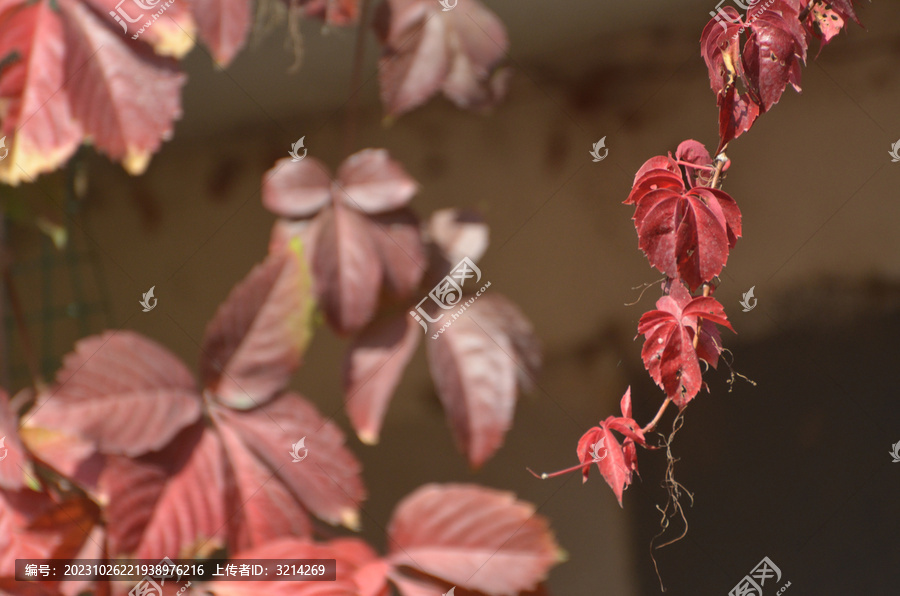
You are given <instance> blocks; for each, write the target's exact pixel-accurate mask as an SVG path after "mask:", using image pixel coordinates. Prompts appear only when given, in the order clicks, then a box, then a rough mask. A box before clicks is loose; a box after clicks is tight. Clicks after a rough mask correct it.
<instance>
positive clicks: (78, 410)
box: [24, 331, 200, 457]
mask: <svg viewBox="0 0 900 596" xmlns="http://www.w3.org/2000/svg"><path fill="white" fill-rule="evenodd" d="M195 391H196V390H195V389H194V382H193V379H192V378H191V375H190V373H189V372H188V371H187V369H186V368H185V367H184V365H183V364H182V363H181V362H180V361H179V360H178V358H176V357H175V356H174V355H173V354H172V353H171V352H169V351H168V350H166V349H165V348H163V347H162V346H160V345H159V344H157V343H155V342H152V341H150V340H148V339H145V338H143V337H141V336H140V335H137V334H135V333H132V332H129V331H117V332H107V333H105V334H103V335H95V336H92V337H89V338H87V339H83V340H81V341H79V342H78V343H77V344H76V346H75V351H74V352H73V353H71V354H69V355H67V356H66V357H65V359H64V361H63V367H62V369H60V371H59V372H58V373H57V384H56V386H55V387H54V388H53V389H52V390H48V391H47V392H46V393H44V394H43V395H42V396H40V397H39V399H38V403H37V404H36V406H35V407H34V409H33V413H32V414H31V415H30V416H28V417H27V418H26V419H25V420H24V425H25V426H26V427H29V428H42V429H48V430H54V431H61V432H64V433H66V434H69V435H74V436H76V437H80V438H82V439H87V440H90V441H94V442H95V443H96V445H97V447H98V449H100V450H101V451H103V452H105V453H122V454H125V455H129V456H132V457H133V456H137V455H141V454H143V453H147V452H148V451H154V450H158V449H160V448H162V447H163V446H164V445H166V444H167V443H168V442H169V441H170V440H171V439H172V438H173V437H174V436H175V435H176V434H177V433H178V432H179V431H180V430H181V429H183V428H184V427H186V426H188V425H189V424H191V423H193V422H194V421H196V420H197V419H198V418H199V417H200V401H199V399H198V398H197V396H196V393H195Z"/></svg>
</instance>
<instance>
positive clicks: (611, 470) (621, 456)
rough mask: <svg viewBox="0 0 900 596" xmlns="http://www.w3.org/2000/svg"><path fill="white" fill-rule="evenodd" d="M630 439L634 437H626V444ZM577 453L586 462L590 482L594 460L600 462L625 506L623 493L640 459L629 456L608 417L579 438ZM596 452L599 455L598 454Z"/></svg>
mask: <svg viewBox="0 0 900 596" xmlns="http://www.w3.org/2000/svg"><path fill="white" fill-rule="evenodd" d="M630 441H632V439H625V444H626V445H628V444H629V442H630ZM576 453H577V454H578V459H579V461H581V463H582V464H584V466H583V469H582V474H583V479H584V481H585V482H587V478H588V470H589V469H590V467H591V464H592V463H595V464H597V468H599V469H600V473H601V474H602V475H603V479H604V480H606V483H607V484H608V485H609V486H610V488H612V489H613V493H615V495H616V499H618V501H619V507H622V506H623V505H622V493H623V492H624V491H625V489H626V488H627V487H628V486H629V485H630V484H631V478H632V472H633V471H634V470H635V469H636V468H637V463H636V461H635V459H634V458H633V456H632V455H631V454H629V455H627V456H626V453H625V450H624V449H623V447H622V445H620V444H619V440H618V439H617V438H616V436H615V435H614V434H613V433H612V431H611V430H610V428H609V422H608V419H607V422H601V423H600V426H595V427H594V428H592V429H591V430H589V431H588V432H586V433H585V434H584V435H583V436H582V437H581V439H579V441H578V447H577V449H576ZM594 453H596V454H597V455H598V456H599V457H595V456H594Z"/></svg>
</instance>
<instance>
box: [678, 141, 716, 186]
mask: <svg viewBox="0 0 900 596" xmlns="http://www.w3.org/2000/svg"><path fill="white" fill-rule="evenodd" d="M675 159H677V160H679V161H686V162H688V163H692V164H696V165H698V166H711V165H712V163H713V159H712V157H710V155H709V151H707V150H706V147H705V146H704V145H703V143H701V142H699V141H694V140H692V139H691V140H687V141H682V142H681V143H679V144H678V148H677V149H676V150H675ZM682 167H683V168H684V170H685V172H686V174H687V179H688V182H689V185H690V186H691V187H692V188H693V187H694V186H708V185H709V180H710V179H711V178H712V175H711V174H710V172H709V170H704V169H701V168H692V167H690V166H682Z"/></svg>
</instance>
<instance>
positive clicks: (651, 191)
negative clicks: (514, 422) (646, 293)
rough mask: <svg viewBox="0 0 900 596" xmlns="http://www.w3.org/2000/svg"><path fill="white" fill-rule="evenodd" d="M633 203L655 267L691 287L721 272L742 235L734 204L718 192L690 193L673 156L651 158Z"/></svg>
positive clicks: (637, 225) (641, 243)
mask: <svg viewBox="0 0 900 596" xmlns="http://www.w3.org/2000/svg"><path fill="white" fill-rule="evenodd" d="M675 172H678V173H675ZM632 203H636V208H635V212H634V216H633V217H632V219H633V220H634V226H635V229H636V230H637V234H638V241H639V246H640V248H641V250H642V251H643V252H644V254H645V255H646V256H647V259H648V260H649V261H650V264H651V265H653V266H654V267H656V268H657V269H659V270H660V271H662V272H663V273H665V274H666V275H667V276H669V277H672V278H680V279H683V280H684V281H685V282H686V283H687V284H688V285H689V286H690V287H691V288H697V287H699V286H700V285H702V284H703V283H706V282H708V281H710V280H711V279H712V278H713V277H715V276H716V275H718V274H719V273H721V271H722V268H723V267H724V266H725V263H726V262H727V261H728V253H729V251H730V250H731V249H732V248H734V245H735V244H736V243H737V239H738V238H740V236H741V212H740V210H739V209H738V206H737V203H735V201H734V199H732V198H731V197H730V196H729V195H728V194H727V193H725V192H723V191H721V190H717V189H712V188H707V187H702V186H695V187H694V188H691V189H687V188H686V186H685V183H684V180H683V178H682V176H681V172H680V170H679V169H678V164H676V163H675V161H674V160H673V159H672V158H670V157H669V158H666V157H661V156H660V157H654V158H651V159H650V160H648V161H647V162H646V163H645V164H644V166H643V167H642V168H641V170H640V171H638V176H637V177H636V178H635V183H634V187H633V189H632V191H631V194H630V195H629V196H628V199H626V201H625V204H632Z"/></svg>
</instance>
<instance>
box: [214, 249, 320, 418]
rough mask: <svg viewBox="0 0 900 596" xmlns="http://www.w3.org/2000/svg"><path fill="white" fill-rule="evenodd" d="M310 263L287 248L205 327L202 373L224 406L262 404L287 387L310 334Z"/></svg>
mask: <svg viewBox="0 0 900 596" xmlns="http://www.w3.org/2000/svg"><path fill="white" fill-rule="evenodd" d="M312 302H313V300H312V295H311V289H310V280H309V275H308V273H307V270H306V263H305V261H304V259H303V258H302V256H300V255H299V254H297V251H296V250H294V249H292V248H290V247H286V248H285V249H284V250H281V251H278V252H275V253H273V254H271V255H270V256H269V257H268V258H267V259H266V260H265V261H264V262H263V263H262V264H261V265H258V266H257V267H255V268H254V269H253V270H252V271H251V272H250V274H249V275H247V277H246V278H245V279H244V281H242V282H241V283H239V284H238V285H237V286H235V288H234V289H233V290H232V291H231V294H229V296H228V298H227V299H226V300H225V302H224V303H222V305H221V306H220V307H219V309H218V311H217V312H216V315H215V317H214V318H213V319H212V321H210V323H209V325H208V326H207V328H206V334H205V337H204V342H203V350H202V352H203V355H202V358H201V360H200V371H201V375H202V377H203V383H204V385H205V386H206V388H207V389H209V390H210V391H212V392H214V393H215V394H216V396H217V398H218V399H219V400H220V401H221V402H222V403H224V404H226V405H228V406H231V407H237V408H248V407H252V406H254V405H260V404H262V403H265V402H266V401H268V400H269V399H271V398H272V397H273V396H274V395H275V394H276V393H277V392H278V391H280V390H281V389H283V388H284V387H285V386H286V385H287V382H288V380H289V379H290V375H291V374H292V373H293V372H294V371H295V370H296V369H297V367H298V366H299V365H300V361H301V358H302V355H303V352H304V350H305V349H306V345H307V344H308V343H309V340H310V337H311V336H312V331H311V318H312V309H313V304H312Z"/></svg>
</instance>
